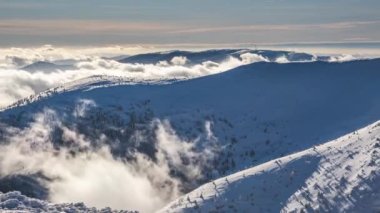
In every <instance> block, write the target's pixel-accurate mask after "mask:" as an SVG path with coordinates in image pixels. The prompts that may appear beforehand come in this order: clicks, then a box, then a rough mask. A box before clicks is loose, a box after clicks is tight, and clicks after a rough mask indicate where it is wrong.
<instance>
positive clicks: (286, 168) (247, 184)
mask: <svg viewBox="0 0 380 213" xmlns="http://www.w3.org/2000/svg"><path fill="white" fill-rule="evenodd" d="M302 210H303V211H306V212H314V211H320V212H347V211H350V212H351V211H355V212H377V211H380V122H376V123H374V124H372V125H369V126H367V127H365V128H362V129H360V130H358V131H355V132H353V133H351V134H348V135H345V136H343V137H340V138H338V139H336V140H333V141H330V142H328V143H325V144H322V145H319V146H314V147H313V148H310V149H307V150H305V151H301V152H298V153H295V154H291V155H288V156H285V157H282V158H277V159H274V160H271V161H269V162H267V163H264V164H261V165H258V166H255V167H252V168H249V169H246V170H243V171H240V172H237V173H235V174H232V175H229V176H227V177H223V178H220V179H217V180H215V181H212V182H210V183H207V184H205V185H203V186H201V187H199V188H198V189H196V190H194V191H192V192H190V193H188V194H186V195H184V196H182V197H180V198H179V199H177V200H175V201H173V202H172V203H170V204H169V205H168V206H167V207H165V208H164V209H162V210H161V212H182V211H184V212H193V211H201V212H232V211H235V212H280V211H281V212H302Z"/></svg>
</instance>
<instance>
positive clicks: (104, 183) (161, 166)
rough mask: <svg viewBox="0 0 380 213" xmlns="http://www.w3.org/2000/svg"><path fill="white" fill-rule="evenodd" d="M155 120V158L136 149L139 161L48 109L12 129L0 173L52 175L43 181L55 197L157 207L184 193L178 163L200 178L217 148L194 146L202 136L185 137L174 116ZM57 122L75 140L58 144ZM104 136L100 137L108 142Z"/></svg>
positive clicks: (92, 203)
mask: <svg viewBox="0 0 380 213" xmlns="http://www.w3.org/2000/svg"><path fill="white" fill-rule="evenodd" d="M82 103H86V104H89V102H88V101H84V102H82ZM91 104H93V103H91ZM79 108H81V109H83V105H82V106H79ZM81 112H82V113H85V111H83V110H82V111H81ZM152 126H153V127H154V128H155V129H156V130H155V147H156V149H157V152H156V154H155V159H156V160H155V161H153V160H152V159H150V158H147V156H146V155H144V154H141V153H135V154H134V158H135V161H125V160H123V159H118V158H115V157H113V156H112V154H111V152H110V150H109V147H108V146H106V145H103V146H101V147H98V148H93V147H91V145H90V144H91V141H89V140H88V139H86V137H85V136H84V135H82V134H80V133H78V132H76V131H75V129H71V128H69V127H66V126H64V125H63V124H62V123H61V120H60V117H59V116H58V115H57V113H55V112H54V111H52V110H48V109H47V110H45V111H44V112H42V113H39V114H37V115H36V116H35V119H34V122H32V123H30V124H29V126H27V127H25V128H23V129H18V128H8V129H7V137H6V142H7V143H4V144H2V145H1V146H0V177H4V176H9V175H20V174H21V175H31V174H37V173H38V174H43V175H44V176H46V177H47V178H48V180H46V179H44V180H40V181H41V183H42V184H43V185H45V186H46V187H47V188H48V190H49V199H50V200H51V201H52V202H55V203H61V202H85V203H86V205H88V206H95V207H99V208H102V207H107V206H111V207H112V208H115V209H129V210H139V211H142V212H153V211H154V210H156V209H158V208H160V207H162V206H163V205H165V204H166V203H167V202H169V201H170V200H172V199H174V198H176V197H178V196H179V195H180V194H181V187H182V183H181V181H180V180H179V179H177V178H175V177H172V175H171V171H172V170H173V169H174V170H176V171H178V172H181V173H182V174H184V175H185V176H186V178H187V179H189V180H197V179H199V178H201V177H202V174H201V169H202V167H204V166H205V165H206V164H207V162H208V161H209V160H210V159H213V157H214V152H213V149H208V148H207V146H205V145H207V144H208V143H207V141H202V145H203V146H205V147H206V148H204V149H203V150H202V151H195V150H196V149H195V147H196V146H197V141H185V140H183V139H180V137H178V136H177V134H176V132H175V131H174V130H173V128H172V127H171V125H170V123H169V121H166V120H164V121H161V120H154V121H153V123H152ZM56 128H59V129H61V131H62V140H63V142H64V143H72V144H70V146H68V147H59V148H58V149H57V148H56V147H55V146H54V144H53V141H52V138H53V137H54V129H56ZM205 129H206V132H207V136H206V137H204V138H208V141H209V142H210V143H212V142H213V141H215V140H216V138H214V137H208V136H210V135H212V132H211V129H210V123H209V122H206V124H205ZM104 137H105V136H103V137H100V138H99V139H98V141H97V143H100V144H105V143H103V142H102V141H104V140H105V138H104ZM210 146H211V144H210ZM78 150H81V151H78ZM73 153H75V154H73ZM184 158H186V159H189V161H188V163H186V164H184V163H183V159H184ZM46 159H49V160H46Z"/></svg>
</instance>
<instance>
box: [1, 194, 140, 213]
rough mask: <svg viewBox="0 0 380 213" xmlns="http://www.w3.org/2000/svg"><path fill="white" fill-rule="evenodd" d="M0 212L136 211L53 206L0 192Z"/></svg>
mask: <svg viewBox="0 0 380 213" xmlns="http://www.w3.org/2000/svg"><path fill="white" fill-rule="evenodd" d="M0 211H1V212H9V213H10V212H17V213H40V212H64V213H71V212H87V213H98V212H99V213H100V212H101V213H128V212H130V213H134V212H135V211H126V210H124V211H117V210H112V209H111V208H104V209H96V208H89V207H86V206H85V205H84V204H83V203H64V204H52V203H49V202H47V201H44V200H39V199H35V198H29V197H27V196H25V195H22V194H21V193H20V192H17V191H13V192H8V193H1V192H0Z"/></svg>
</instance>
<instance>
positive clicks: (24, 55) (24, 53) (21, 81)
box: [0, 46, 268, 107]
mask: <svg viewBox="0 0 380 213" xmlns="http://www.w3.org/2000/svg"><path fill="white" fill-rule="evenodd" d="M45 48H46V49H50V54H47V55H42V54H40V53H38V51H37V52H36V53H34V54H33V53H32V52H31V51H28V50H14V51H16V52H18V53H17V55H12V54H8V55H5V56H3V57H2V63H0V107H5V106H7V105H9V104H11V103H13V102H15V101H17V100H19V99H21V98H25V97H28V96H30V95H34V94H36V93H39V92H42V91H44V90H46V89H49V88H53V87H57V86H60V85H62V84H64V83H68V82H72V81H75V80H79V79H83V78H87V77H91V76H99V75H105V76H116V77H125V78H132V79H134V81H137V82H139V81H140V82H141V81H147V80H149V81H152V80H153V81H160V80H170V79H186V78H195V77H200V76H205V75H210V74H215V73H219V72H223V71H227V70H229V69H232V68H235V67H238V66H241V65H244V64H249V63H254V62H258V61H268V59H266V58H264V57H262V56H260V55H257V54H252V53H244V54H242V55H241V56H240V58H236V57H228V58H227V59H226V60H225V61H223V62H221V63H215V62H212V61H206V62H204V63H202V64H195V65H191V66H190V65H187V61H188V59H187V58H186V57H185V56H176V57H173V58H172V59H170V60H169V61H160V62H158V63H157V64H124V63H119V62H117V61H115V60H112V59H105V58H103V57H100V56H97V55H95V54H94V53H93V52H95V51H96V50H88V51H87V52H84V53H82V54H80V53H76V52H68V51H61V50H56V49H54V48H51V47H49V46H46V47H45ZM111 50H113V51H114V54H115V53H117V52H119V51H120V50H117V49H116V50H115V49H111ZM0 61H1V60H0ZM36 61H53V62H55V63H57V64H70V65H71V66H72V68H69V69H66V70H60V68H59V67H58V68H57V69H56V68H54V67H52V68H51V69H50V70H49V69H46V68H45V67H44V68H41V69H39V68H38V65H37V67H34V69H33V71H26V70H22V69H21V68H20V67H23V66H25V65H27V64H30V63H33V62H36Z"/></svg>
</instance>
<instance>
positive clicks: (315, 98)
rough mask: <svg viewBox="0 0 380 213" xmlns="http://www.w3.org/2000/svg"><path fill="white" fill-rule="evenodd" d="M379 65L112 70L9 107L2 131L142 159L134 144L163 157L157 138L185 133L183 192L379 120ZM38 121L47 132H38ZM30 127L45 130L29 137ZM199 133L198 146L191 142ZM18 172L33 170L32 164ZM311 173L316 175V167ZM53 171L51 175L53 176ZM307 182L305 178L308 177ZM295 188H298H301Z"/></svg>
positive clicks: (2, 135) (173, 170)
mask: <svg viewBox="0 0 380 213" xmlns="http://www.w3.org/2000/svg"><path fill="white" fill-rule="evenodd" d="M379 67H380V60H378V59H376V60H359V61H352V62H345V63H327V62H320V61H319V62H310V63H286V64H279V63H266V62H265V63H255V64H249V65H245V66H241V67H238V68H235V69H233V70H230V71H227V72H224V73H220V74H216V75H211V76H206V77H201V78H197V79H191V80H187V81H178V82H173V83H168V82H165V83H164V84H162V83H159V84H156V83H154V82H150V83H143V84H133V85H130V84H127V85H126V84H124V83H123V81H122V80H120V82H119V80H110V79H108V78H106V79H102V78H99V79H95V80H94V81H91V80H86V81H84V82H85V83H80V82H77V83H74V84H73V85H72V86H68V87H62V88H61V89H59V90H56V91H55V92H51V93H46V94H44V95H42V96H37V98H36V97H34V98H32V99H30V100H29V101H27V102H26V103H25V104H24V105H20V106H14V107H13V108H9V109H7V110H4V111H2V112H0V123H1V128H0V139H2V140H1V141H4V143H11V142H12V141H9V140H8V138H9V136H8V135H9V134H13V133H15V132H16V133H17V132H21V133H22V134H20V135H22V136H23V137H17V135H16V136H15V137H16V139H19V138H21V139H23V138H24V137H26V139H25V140H26V141H31V143H32V144H33V142H35V141H40V140H44V141H45V140H46V141H49V144H50V143H51V144H53V148H54V149H57V150H56V151H58V150H59V149H61V147H66V146H68V147H70V146H73V144H74V145H75V143H72V142H73V141H72V138H74V136H76V137H79V138H80V141H86V142H89V143H90V145H91V146H94V147H97V146H100V144H101V145H107V146H109V149H110V152H111V154H112V156H113V157H114V158H115V159H121V160H122V162H131V159H132V162H133V156H134V155H133V153H135V152H140V153H143V154H144V155H146V156H148V158H149V157H150V158H151V159H152V161H153V162H155V160H156V158H157V155H156V153H159V154H162V153H160V152H159V151H160V149H162V147H161V146H160V143H158V142H157V140H158V139H161V142H162V141H163V142H165V141H166V142H167V141H170V140H172V139H173V136H172V135H176V137H174V138H175V140H177V141H180V142H181V143H182V144H185V145H184V146H185V147H187V149H184V150H187V151H193V150H196V153H195V154H194V153H192V154H191V157H190V160H189V159H187V158H185V159H182V158H181V157H182V155H183V154H184V153H182V152H180V153H179V154H178V153H177V152H178V151H179V150H181V149H182V148H181V149H179V148H176V149H174V150H165V151H164V153H171V154H173V155H174V156H177V160H178V159H179V161H180V162H182V163H181V164H178V162H176V163H174V166H173V162H170V163H169V164H170V165H169V166H168V167H169V168H170V169H169V171H170V172H169V175H170V176H173V177H176V178H177V179H180V180H181V183H183V185H181V189H182V191H181V193H186V192H189V191H190V190H193V189H195V188H196V187H197V186H199V184H201V183H204V182H205V181H207V182H208V181H211V180H213V179H216V178H220V177H222V176H225V175H229V174H233V173H235V172H237V171H240V170H242V169H246V168H250V167H254V166H258V165H260V164H263V163H265V162H267V161H270V160H273V159H277V158H280V157H283V156H287V155H290V154H292V153H295V152H300V151H302V150H305V149H308V148H310V147H312V146H314V145H318V144H321V143H325V142H326V141H329V140H333V139H336V138H339V137H341V136H343V135H345V134H349V133H351V132H354V131H356V130H357V129H360V128H362V127H364V126H367V125H369V124H371V123H373V122H375V121H377V120H380V111H379V110H378V109H379V108H380V96H379V94H378V93H377V91H380V84H379V83H378V81H379V79H380V72H379V71H378V68H379ZM46 110H47V111H48V112H49V113H48V115H47V117H46V118H45V119H40V117H38V116H36V115H38V114H41V113H42V114H44V112H45V111H46ZM51 111H53V112H55V113H50V112H51ZM45 114H46V113H45ZM41 120H43V121H44V122H40V121H41ZM46 120H47V121H49V122H45V121H46ZM54 120H59V122H52V121H54ZM157 120H159V121H164V120H165V121H167V122H168V123H170V127H171V128H169V129H170V131H168V132H169V133H170V134H169V135H171V137H161V138H157V136H159V134H157V129H158V130H160V125H158V126H157V125H155V124H157V123H160V122H157ZM51 123H53V124H51ZM57 123H58V124H57ZM35 126H37V127H38V131H33V128H34V127H35ZM167 126H169V125H167ZM41 129H43V130H45V129H47V130H49V131H50V130H51V132H48V133H46V132H44V131H42V130H41ZM69 130H70V131H69ZM40 131H42V132H40ZM67 132H69V133H70V134H69V133H67ZM30 133H35V134H36V136H35V137H37V138H34V137H32V138H28V137H27V136H28V135H29V134H30ZM137 133H138V134H137ZM174 133H175V134H174ZM45 134H46V135H45ZM15 137H11V139H15ZM169 139H170V140H169ZM23 140H24V139H23ZM183 141H185V142H183ZM210 141H211V142H213V143H215V146H217V148H216V151H215V152H212V153H211V154H210V155H211V157H210V158H208V159H207V160H206V161H199V160H197V159H196V158H197V157H199V156H206V157H208V156H207V155H205V154H204V153H203V152H198V151H201V150H207V148H209V147H205V146H206V144H209V143H208V142H210ZM192 142H194V143H196V144H197V145H196V146H190V148H189V144H190V143H192ZM163 144H165V143H163ZM161 145H162V144H161ZM165 147H172V144H170V143H169V145H167V146H165ZM212 148H214V147H212ZM78 150H79V152H80V151H81V150H82V148H81V147H79V148H77V147H75V146H74V148H72V150H70V152H69V153H71V152H72V153H74V154H73V155H74V156H77V155H79V154H75V153H77V152H78ZM52 152H53V153H55V151H52ZM131 153H132V154H131ZM32 154H33V152H32V153H30V155H32ZM326 155H327V154H326ZM49 156H50V155H49ZM55 156H56V155H54V154H52V155H51V156H50V157H52V158H55ZM79 156H81V155H79ZM0 157H2V156H1V155H0ZM6 157H10V156H6ZM6 159H7V158H6ZM38 159H39V158H38ZM43 159H44V158H43ZM64 159H66V158H64ZM69 159H71V158H69ZM7 160H9V161H10V162H12V161H11V159H7ZM27 160H30V159H27ZM107 160H110V159H107ZM25 161H26V160H25ZM33 162H34V161H33ZM112 162H113V161H112ZM189 162H190V164H191V165H192V164H193V163H198V164H200V165H199V167H197V171H201V175H200V176H197V178H189V176H186V175H187V173H189V170H186V169H185V170H183V165H185V168H186V165H189ZM297 162H298V161H297ZM24 163H25V162H24ZM70 163H71V161H70ZM298 163H300V162H298ZM311 163H312V165H315V166H317V165H318V164H317V163H315V162H314V161H312V162H311ZM34 165H36V164H34ZM37 165H38V163H37ZM65 165H66V164H65ZM289 165H290V164H289ZM303 165H304V164H302V163H300V165H299V164H295V165H294V167H298V166H301V167H302V166H303ZM11 168H12V167H11ZM37 168H38V167H37ZM307 168H311V167H307ZM38 169H40V168H38ZM43 169H45V168H43ZM181 169H182V170H181ZM37 171H38V172H40V170H37ZM0 172H1V171H0ZM15 172H19V173H17V174H22V175H25V173H26V172H28V170H27V171H24V170H22V169H21V172H20V171H15ZM38 172H37V173H36V174H34V175H38V174H39V173H38ZM309 172H310V175H311V174H312V173H313V172H314V170H312V169H310V170H309ZM45 175H46V174H45ZM54 175H56V174H55V173H54ZM53 177H54V178H55V176H53ZM54 178H52V177H50V176H48V178H47V180H48V181H54V180H55V179H54ZM45 179H46V178H45ZM45 179H44V182H42V184H45V182H46V180H45ZM37 180H38V178H37ZM92 181H93V180H92ZM302 181H303V179H300V181H297V184H304V183H303V182H302ZM47 186H49V184H48V185H47ZM160 186H162V185H160ZM301 186H302V185H299V187H301ZM294 187H295V188H294V191H296V190H298V189H299V188H296V186H294ZM52 192H54V191H52V190H51V189H50V190H49V193H52ZM281 196H285V195H281ZM289 196H291V194H289ZM170 198H172V197H170ZM284 199H285V198H284ZM278 208H279V207H278ZM289 208H291V206H289ZM127 209H128V208H127Z"/></svg>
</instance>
